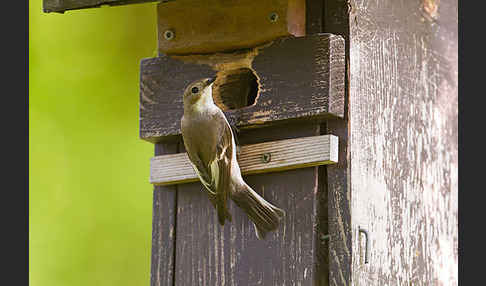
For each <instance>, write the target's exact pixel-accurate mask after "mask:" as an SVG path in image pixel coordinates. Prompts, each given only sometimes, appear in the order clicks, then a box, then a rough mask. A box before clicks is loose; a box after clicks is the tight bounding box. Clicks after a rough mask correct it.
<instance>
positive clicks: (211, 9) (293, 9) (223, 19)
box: [157, 0, 305, 55]
mask: <svg viewBox="0 0 486 286" xmlns="http://www.w3.org/2000/svg"><path fill="white" fill-rule="evenodd" d="M272 13H275V15H276V16H277V17H276V18H275V21H272V20H271V19H270V16H271V15H272ZM157 19H158V29H157V30H158V49H159V53H160V54H161V55H162V54H167V55H174V54H177V55H183V54H206V53H215V52H223V51H231V50H237V49H243V48H252V47H255V46H257V45H261V44H263V43H266V42H269V41H272V40H275V39H277V38H279V37H284V36H290V35H294V36H303V35H305V31H304V29H305V0H272V1H261V2H255V1H253V0H239V1H221V0H206V1H194V0H177V1H172V2H169V3H159V5H158V9H157ZM181 19H190V20H181ZM168 30H170V31H172V32H174V34H175V37H173V38H171V39H170V40H168V39H167V38H166V37H165V35H164V33H165V32H166V31H168Z"/></svg>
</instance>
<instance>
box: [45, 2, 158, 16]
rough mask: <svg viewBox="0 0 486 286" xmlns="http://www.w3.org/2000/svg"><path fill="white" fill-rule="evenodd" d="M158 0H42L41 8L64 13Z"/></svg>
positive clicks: (46, 11)
mask: <svg viewBox="0 0 486 286" xmlns="http://www.w3.org/2000/svg"><path fill="white" fill-rule="evenodd" d="M159 1H160V0H44V2H43V10H44V12H45V13H50V12H59V13H64V12H65V11H68V10H77V9H87V8H95V7H101V6H103V5H110V6H118V5H128V4H136V3H145V2H159ZM163 2H164V1H163Z"/></svg>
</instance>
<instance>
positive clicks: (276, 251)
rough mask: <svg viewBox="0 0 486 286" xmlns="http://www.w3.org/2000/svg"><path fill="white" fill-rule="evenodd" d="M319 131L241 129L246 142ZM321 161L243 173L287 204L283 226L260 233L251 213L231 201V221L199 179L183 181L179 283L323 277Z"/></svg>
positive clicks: (307, 127) (313, 281)
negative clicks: (221, 218) (221, 219)
mask: <svg viewBox="0 0 486 286" xmlns="http://www.w3.org/2000/svg"><path fill="white" fill-rule="evenodd" d="M318 134H319V126H318V125H312V124H293V125H285V126H281V127H271V128H261V129H253V130H246V131H242V134H241V136H240V140H241V142H242V144H249V143H250V144H251V143H258V142H262V141H271V140H277V139H287V138H299V137H303V136H314V135H318ZM317 169H318V167H309V168H303V169H295V170H289V171H284V172H278V173H270V174H257V175H251V176H245V177H244V178H245V180H246V181H247V182H248V184H249V185H250V186H251V187H252V188H254V190H255V191H256V192H258V193H259V194H261V195H262V196H263V197H264V198H265V199H266V200H268V201H269V202H271V203H273V204H275V205H277V206H279V207H281V208H283V209H284V210H285V211H286V216H285V217H284V219H283V221H282V223H281V225H280V227H279V229H278V230H277V231H275V232H272V233H269V234H268V236H267V238H266V239H265V240H258V239H257V238H256V236H255V231H254V228H253V225H252V224H251V222H250V221H249V219H248V218H247V216H246V215H245V214H244V213H243V212H242V211H241V210H240V209H239V208H238V207H236V206H235V204H234V203H232V202H231V203H229V211H230V213H231V214H232V216H233V221H232V222H227V223H226V224H225V225H224V226H220V225H219V223H218V221H217V217H216V212H215V211H214V208H213V206H212V205H211V204H210V202H209V200H208V199H207V197H206V194H205V193H204V192H203V191H202V190H201V188H202V185H201V184H200V183H199V182H195V183H189V184H183V185H179V193H178V212H177V225H178V227H177V243H176V249H177V250H176V252H177V259H176V280H175V285H304V286H307V285H308V286H310V285H324V284H322V283H321V281H320V280H319V279H320V277H321V275H322V274H321V273H317V272H316V269H317V267H316V265H317V264H318V261H317V259H318V258H317V249H318V242H317V237H316V236H317V234H318V233H320V230H319V229H318V228H317V221H316V220H317V218H318V217H317V215H316V213H317V212H318V210H319V209H320V208H321V207H322V206H321V205H320V204H319V201H318V198H319V195H320V192H321V191H322V189H319V186H318V173H317Z"/></svg>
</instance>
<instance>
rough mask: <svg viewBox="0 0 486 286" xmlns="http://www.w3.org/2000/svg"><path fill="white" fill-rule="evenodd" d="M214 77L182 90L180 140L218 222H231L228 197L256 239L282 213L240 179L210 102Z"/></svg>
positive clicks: (221, 118)
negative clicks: (242, 212)
mask: <svg viewBox="0 0 486 286" xmlns="http://www.w3.org/2000/svg"><path fill="white" fill-rule="evenodd" d="M214 81H215V78H205V79H201V80H197V81H195V82H193V83H191V84H190V85H189V86H187V88H186V90H185V91H184V95H183V96H184V115H183V116H182V119H181V129H182V138H183V140H184V146H185V147H186V151H187V155H188V157H189V160H190V161H191V163H192V166H193V168H194V170H195V172H196V174H197V175H198V177H199V179H200V181H201V183H202V184H203V186H204V187H205V188H204V189H205V190H206V192H207V194H208V197H209V200H210V201H211V203H212V204H213V206H214V207H215V208H216V211H217V214H218V220H219V223H220V224H221V225H224V223H225V220H226V219H228V220H229V221H231V214H230V213H229V211H228V208H227V202H228V198H231V199H232V200H233V201H234V202H235V204H236V205H237V206H238V207H240V208H241V209H243V211H245V213H246V214H247V215H248V217H249V218H250V220H251V221H252V222H253V223H254V225H255V231H256V235H257V237H258V238H259V239H263V238H265V235H266V233H267V232H268V231H273V230H275V229H277V227H278V225H279V222H280V219H281V218H282V217H283V216H284V214H285V212H284V211H283V210H281V209H279V208H277V207H275V206H273V205H272V204H270V203H269V202H267V201H265V199H263V198H262V197H261V196H259V195H258V194H257V193H256V192H255V191H254V190H253V189H252V188H251V187H250V186H248V185H247V184H246V183H245V181H244V180H243V178H242V177H241V171H240V167H239V165H238V161H237V160H236V145H235V139H234V137H233V132H232V130H231V127H230V125H229V123H228V121H227V119H226V117H225V115H224V113H223V112H222V111H221V109H219V107H217V106H216V105H215V104H214V102H213V96H212V85H213V82H214Z"/></svg>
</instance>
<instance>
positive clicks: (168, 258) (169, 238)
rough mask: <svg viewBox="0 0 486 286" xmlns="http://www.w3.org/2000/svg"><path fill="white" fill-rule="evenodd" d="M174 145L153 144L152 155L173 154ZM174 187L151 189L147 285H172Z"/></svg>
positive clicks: (174, 218)
mask: <svg viewBox="0 0 486 286" xmlns="http://www.w3.org/2000/svg"><path fill="white" fill-rule="evenodd" d="M177 148H178V144H177V143H172V144H156V145H155V155H163V154H171V153H175V152H177ZM176 208H177V186H155V187H154V199H153V217H152V256H151V271H150V285H151V286H166V285H173V280H174V262H175V256H174V253H175V239H176V238H175V233H176Z"/></svg>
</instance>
